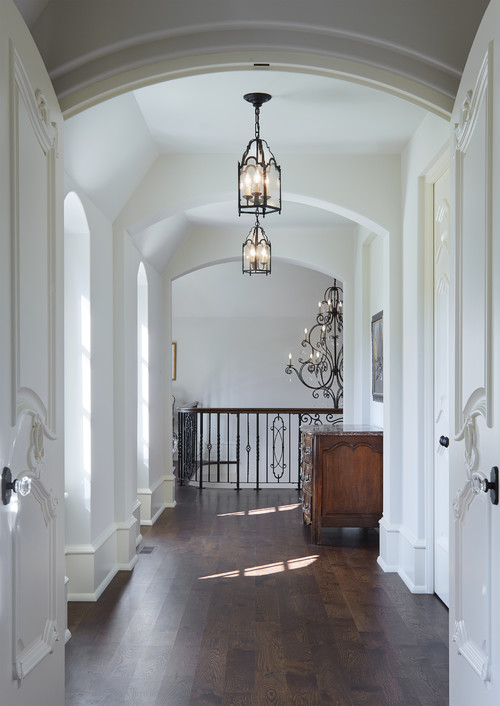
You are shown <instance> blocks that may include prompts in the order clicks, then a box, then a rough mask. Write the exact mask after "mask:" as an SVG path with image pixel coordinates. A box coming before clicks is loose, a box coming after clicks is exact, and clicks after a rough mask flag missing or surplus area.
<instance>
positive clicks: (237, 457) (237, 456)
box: [228, 412, 240, 490]
mask: <svg viewBox="0 0 500 706" xmlns="http://www.w3.org/2000/svg"><path fill="white" fill-rule="evenodd" d="M228 468H229V464H228ZM239 489H240V413H239V412H238V413H237V414H236V490H239Z"/></svg>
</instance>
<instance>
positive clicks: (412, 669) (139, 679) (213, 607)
mask: <svg viewBox="0 0 500 706" xmlns="http://www.w3.org/2000/svg"><path fill="white" fill-rule="evenodd" d="M177 503H178V504H177V507H176V508H175V509H169V510H166V511H165V512H164V513H163V515H162V516H161V517H160V519H159V520H158V521H157V523H156V524H155V525H154V526H153V527H144V528H143V542H142V544H141V546H140V547H139V551H140V550H141V548H143V547H154V550H153V551H152V552H151V553H149V554H145V553H140V555H139V561H138V564H137V566H136V567H135V569H134V570H133V572H119V573H118V574H117V576H116V577H115V578H114V579H113V581H112V582H111V584H110V586H109V587H108V588H107V589H106V591H105V592H104V593H103V595H102V596H101V598H100V599H99V601H98V602H97V603H71V604H70V606H69V628H70V630H71V632H72V638H71V640H70V641H69V642H68V644H67V651H66V704H67V706H76V705H77V704H78V705H79V706H80V705H84V704H86V705H87V704H106V705H107V706H114V705H117V704H134V706H152V705H153V704H155V705H160V706H182V705H186V706H187V705H188V704H189V705H194V704H222V705H224V706H225V705H228V706H229V705H231V706H237V705H240V704H241V705H242V706H243V705H244V706H247V705H248V706H250V705H251V706H264V705H266V704H280V705H284V706H289V705H290V706H291V705H294V704H317V705H319V706H328V705H330V704H336V705H338V706H350V705H353V706H358V704H359V705H361V704H366V705H367V706H379V705H380V706H382V705H386V704H395V705H398V706H423V705H426V706H430V705H436V706H437V705H438V704H448V611H447V609H446V608H445V607H444V606H443V604H442V603H441V602H440V601H439V600H438V599H437V598H436V597H434V596H429V595H412V594H410V593H409V591H408V589H407V588H406V586H405V585H404V584H403V582H402V581H401V579H400V578H399V577H398V576H397V575H395V574H385V573H384V572H383V571H382V570H381V569H380V567H379V566H378V564H377V561H376V560H377V555H378V533H377V532H376V531H375V530H356V529H350V530H337V529H332V530H327V531H326V532H325V544H324V545H323V546H321V547H313V546H311V544H310V543H309V537H310V529H309V528H307V527H304V526H303V524H302V519H301V511H300V508H299V506H298V504H297V493H296V492H294V491H288V490H278V491H277V490H262V491H260V492H259V493H256V492H254V491H249V490H243V491H240V492H239V493H237V492H235V491H234V490H209V489H206V490H204V491H202V492H200V491H199V490H197V489H195V488H189V487H183V488H178V496H177Z"/></svg>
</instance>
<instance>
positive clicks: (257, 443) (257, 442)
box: [255, 412, 260, 490]
mask: <svg viewBox="0 0 500 706" xmlns="http://www.w3.org/2000/svg"><path fill="white" fill-rule="evenodd" d="M259 464H260V436H259V413H258V412H257V414H256V415H255V477H256V481H257V484H256V488H255V490H260V488H259Z"/></svg>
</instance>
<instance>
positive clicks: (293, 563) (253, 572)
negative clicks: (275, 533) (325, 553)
mask: <svg viewBox="0 0 500 706" xmlns="http://www.w3.org/2000/svg"><path fill="white" fill-rule="evenodd" d="M317 559H319V554H311V555H310V556H302V557H299V558H297V559H288V560H287V561H276V562H274V563H273V564H262V565H261V566H250V567H248V568H246V569H235V570H234V571H225V572H224V573H222V574H211V575H210V576H200V577H199V578H200V581H204V580H206V579H233V578H236V577H237V576H268V575H270V574H279V573H282V572H283V571H293V570H295V569H304V568H305V567H306V566H309V565H310V564H313V563H314V562H315V561H316V560H317Z"/></svg>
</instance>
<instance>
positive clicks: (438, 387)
mask: <svg viewBox="0 0 500 706" xmlns="http://www.w3.org/2000/svg"><path fill="white" fill-rule="evenodd" d="M433 196H434V198H433V202H434V208H433V211H434V233H433V235H434V449H435V452H434V590H435V592H436V593H437V595H438V596H439V597H440V598H441V600H442V601H443V603H445V605H448V604H449V573H450V553H449V515H450V499H449V453H448V444H449V434H450V422H449V416H450V414H449V411H450V399H449V388H450V344H449V341H450V335H449V331H450V326H449V319H450V170H449V169H447V170H446V171H445V173H444V174H443V175H442V176H441V177H439V179H438V180H437V181H436V182H435V183H434V194H433Z"/></svg>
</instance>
